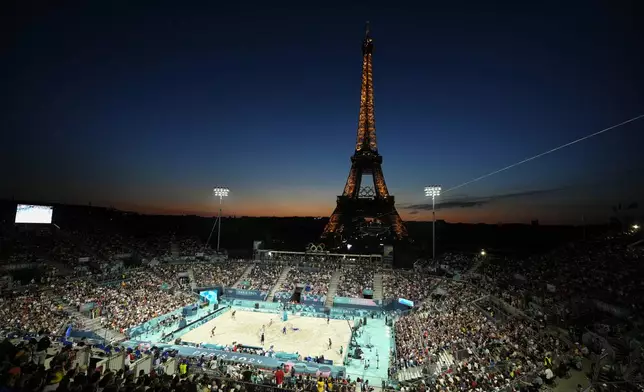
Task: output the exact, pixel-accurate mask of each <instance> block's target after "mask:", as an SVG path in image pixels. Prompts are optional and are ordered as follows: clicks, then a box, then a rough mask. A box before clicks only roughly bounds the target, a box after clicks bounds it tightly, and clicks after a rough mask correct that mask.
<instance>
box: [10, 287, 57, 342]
mask: <svg viewBox="0 0 644 392" xmlns="http://www.w3.org/2000/svg"><path fill="white" fill-rule="evenodd" d="M68 319H69V315H68V314H67V313H66V312H65V311H64V310H62V308H61V307H60V304H59V303H58V301H56V300H55V299H54V298H53V297H52V295H51V293H49V292H46V291H41V292H33V293H31V292H25V293H15V294H12V293H6V294H4V295H3V296H2V297H0V329H2V330H13V331H25V332H36V331H39V330H41V329H45V330H47V331H52V332H53V331H57V330H58V329H60V328H61V327H62V326H63V325H64V323H65V322H66V321H67V320H68Z"/></svg>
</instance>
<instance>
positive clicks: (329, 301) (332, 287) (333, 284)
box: [324, 269, 342, 308]
mask: <svg viewBox="0 0 644 392" xmlns="http://www.w3.org/2000/svg"><path fill="white" fill-rule="evenodd" d="M341 277H342V270H340V269H338V270H335V272H334V273H333V275H331V281H330V282H329V291H327V293H326V301H324V306H325V307H328V308H330V307H331V306H333V297H335V293H336V292H337V291H338V285H339V284H340V278H341Z"/></svg>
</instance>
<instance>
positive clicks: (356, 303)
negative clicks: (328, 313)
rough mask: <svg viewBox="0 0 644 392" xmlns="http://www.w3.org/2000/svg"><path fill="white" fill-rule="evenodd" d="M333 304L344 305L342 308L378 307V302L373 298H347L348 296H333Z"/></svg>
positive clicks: (374, 308)
mask: <svg viewBox="0 0 644 392" xmlns="http://www.w3.org/2000/svg"><path fill="white" fill-rule="evenodd" d="M333 306H337V307H344V308H358V309H366V308H370V309H373V310H376V309H377V308H380V304H378V303H377V302H376V301H374V300H373V299H366V298H349V297H335V298H333Z"/></svg>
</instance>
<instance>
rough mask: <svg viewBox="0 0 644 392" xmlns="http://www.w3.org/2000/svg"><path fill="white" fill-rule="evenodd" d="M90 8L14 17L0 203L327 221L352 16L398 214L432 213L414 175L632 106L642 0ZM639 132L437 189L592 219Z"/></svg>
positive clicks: (464, 216) (497, 208)
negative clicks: (370, 69)
mask: <svg viewBox="0 0 644 392" xmlns="http://www.w3.org/2000/svg"><path fill="white" fill-rule="evenodd" d="M85 3H87V4H86V5H85V6H78V5H75V6H73V7H72V6H69V7H67V8H65V7H53V6H48V7H45V8H39V7H30V8H29V7H26V6H25V5H24V3H22V2H21V4H22V5H21V6H20V8H18V9H16V10H15V12H16V18H15V21H16V23H15V27H16V28H15V34H13V36H11V42H10V45H9V50H8V51H5V59H6V60H5V61H4V65H3V68H5V69H4V71H5V72H3V76H4V79H5V80H4V85H5V86H7V87H8V88H7V89H6V91H7V94H5V96H4V97H3V100H4V102H3V105H2V108H3V112H4V113H3V116H2V118H3V120H4V121H3V123H4V126H3V135H2V143H0V156H2V157H3V163H4V165H3V168H2V170H3V178H4V180H3V181H2V184H1V185H0V196H15V197H16V198H28V199H39V200H43V201H63V202H74V203H82V204H84V203H87V202H93V203H94V204H97V205H114V206H117V207H122V208H127V209H134V210H138V211H147V212H162V211H167V212H173V213H184V212H185V213H198V214H207V215H208V214H213V213H215V211H216V209H217V206H216V204H215V200H214V198H213V196H212V194H211V189H212V187H213V186H215V185H224V186H228V187H229V188H230V189H231V195H230V197H229V198H228V199H227V200H226V201H225V211H226V213H228V214H236V215H278V216H282V215H324V216H327V215H329V214H330V213H331V212H332V210H333V207H334V204H335V197H336V195H337V194H339V193H341V191H342V189H343V186H344V182H345V180H346V176H347V174H348V171H349V165H350V163H349V157H350V155H351V154H352V153H353V151H352V149H353V147H354V144H355V132H356V125H357V116H358V105H359V93H360V71H361V53H360V46H361V40H362V37H363V31H364V22H365V21H366V20H370V21H371V24H372V32H373V37H374V42H375V52H374V83H375V102H376V126H377V131H378V142H379V148H380V153H381V154H382V155H383V156H384V165H383V169H384V173H385V178H386V180H387V183H388V186H389V189H390V192H391V193H392V194H394V195H395V196H396V197H397V202H398V206H399V209H400V211H401V215H402V216H403V218H404V219H414V220H419V219H425V218H427V217H429V213H428V212H427V211H426V210H425V207H426V206H424V205H422V204H423V203H425V202H426V201H425V200H423V192H422V190H423V186H425V185H427V184H430V183H438V184H442V185H443V187H444V188H445V189H447V188H450V187H453V186H456V185H458V184H461V183H463V182H465V181H468V180H470V179H472V178H475V177H478V176H480V175H482V174H485V173H487V172H491V171H493V170H495V169H498V168H500V167H503V166H506V165H509V164H512V163H514V162H516V161H519V160H522V159H524V158H527V157H530V156H532V155H535V154H538V153H540V152H542V151H544V150H548V149H550V148H552V147H556V146H558V145H560V144H563V143H566V142H569V141H571V140H574V139H576V138H578V137H581V136H584V135H586V134H589V133H592V132H596V131H598V130H601V129H603V128H606V127H608V126H611V125H614V124H616V123H619V122H622V121H624V120H627V119H629V118H632V117H635V116H637V115H640V114H643V113H644V76H643V73H642V70H643V69H644V61H643V60H642V48H643V47H642V40H641V39H642V37H643V36H644V35H643V31H642V27H641V25H638V24H637V22H636V21H637V20H641V13H640V10H638V9H636V8H635V6H634V5H635V4H636V3H637V2H636V1H632V2H628V1H614V2H609V1H569V2H554V1H552V2H549V1H546V2H539V3H530V2H516V1H514V2H493V3H489V5H484V4H483V3H485V2H480V1H464V2H418V3H417V4H416V5H414V4H409V5H404V4H403V3H401V6H400V7H396V3H388V6H387V7H383V6H380V5H379V4H378V3H376V2H372V3H371V4H369V3H365V4H363V5H360V4H359V3H357V2H356V3H354V2H347V3H353V4H354V5H352V6H350V7H349V6H347V5H340V4H342V3H338V4H337V5H334V4H333V3H327V4H330V5H328V6H327V7H324V8H316V7H313V6H312V5H307V3H306V2H301V3H283V4H280V3H279V2H259V3H257V4H253V3H250V2H246V3H241V5H239V6H235V5H233V4H234V3H233V2H228V3H225V2H155V3H156V5H154V6H149V7H145V6H143V5H142V4H141V5H140V6H136V5H133V4H134V3H138V2H124V1H116V2H96V1H92V2H85ZM103 3H105V4H103ZM126 3H127V5H125V4H126ZM88 4H89V5H88ZM99 4H103V5H99ZM150 4H152V3H150ZM258 4H264V5H258ZM311 4H313V3H311ZM643 134H644V120H640V121H638V122H634V123H632V124H629V125H627V126H624V127H622V128H619V129H616V130H614V131H611V132H608V133H606V134H603V135H600V136H598V137H595V138H593V139H590V140H587V141H584V142H582V143H579V144H577V145H575V146H572V147H570V148H567V149H564V150H562V151H559V152H557V153H554V154H552V155H549V156H546V157H543V158H540V159H538V160H535V161H533V162H530V163H526V164H525V165H522V166H520V167H517V168H514V169H512V170H509V171H506V172H504V173H500V174H498V175H495V176H492V177H489V178H487V179H485V180H482V181H480V182H477V183H475V184H472V185H469V186H466V187H463V188H460V189H458V190H457V191H454V192H450V193H446V194H445V195H444V197H442V198H441V200H442V201H443V202H445V203H446V204H444V205H443V208H441V210H440V212H439V213H438V217H439V218H445V219H447V220H449V221H465V222H492V223H495V222H499V221H503V222H517V221H520V222H526V221H529V220H531V219H540V220H541V221H542V222H544V223H568V222H573V223H574V222H579V221H580V220H581V216H582V215H585V216H586V218H587V220H589V221H593V220H605V219H607V217H608V216H609V214H610V206H611V205H613V204H616V203H618V202H622V203H624V204H629V203H631V202H632V201H636V200H638V199H642V195H644V190H643V189H642V188H643V187H642V185H643V182H644V181H643V180H642V176H641V173H642V170H644V161H643V160H642V158H641V156H642V155H643V154H642V149H643V148H644V137H643V136H642V135H643ZM638 154H639V155H638ZM640 204H641V203H640Z"/></svg>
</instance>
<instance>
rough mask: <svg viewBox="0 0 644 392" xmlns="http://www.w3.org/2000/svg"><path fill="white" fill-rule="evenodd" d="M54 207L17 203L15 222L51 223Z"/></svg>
mask: <svg viewBox="0 0 644 392" xmlns="http://www.w3.org/2000/svg"><path fill="white" fill-rule="evenodd" d="M53 214H54V207H51V206H36V205H30V204H18V207H16V223H45V224H50V223H51V217H52V215H53Z"/></svg>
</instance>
